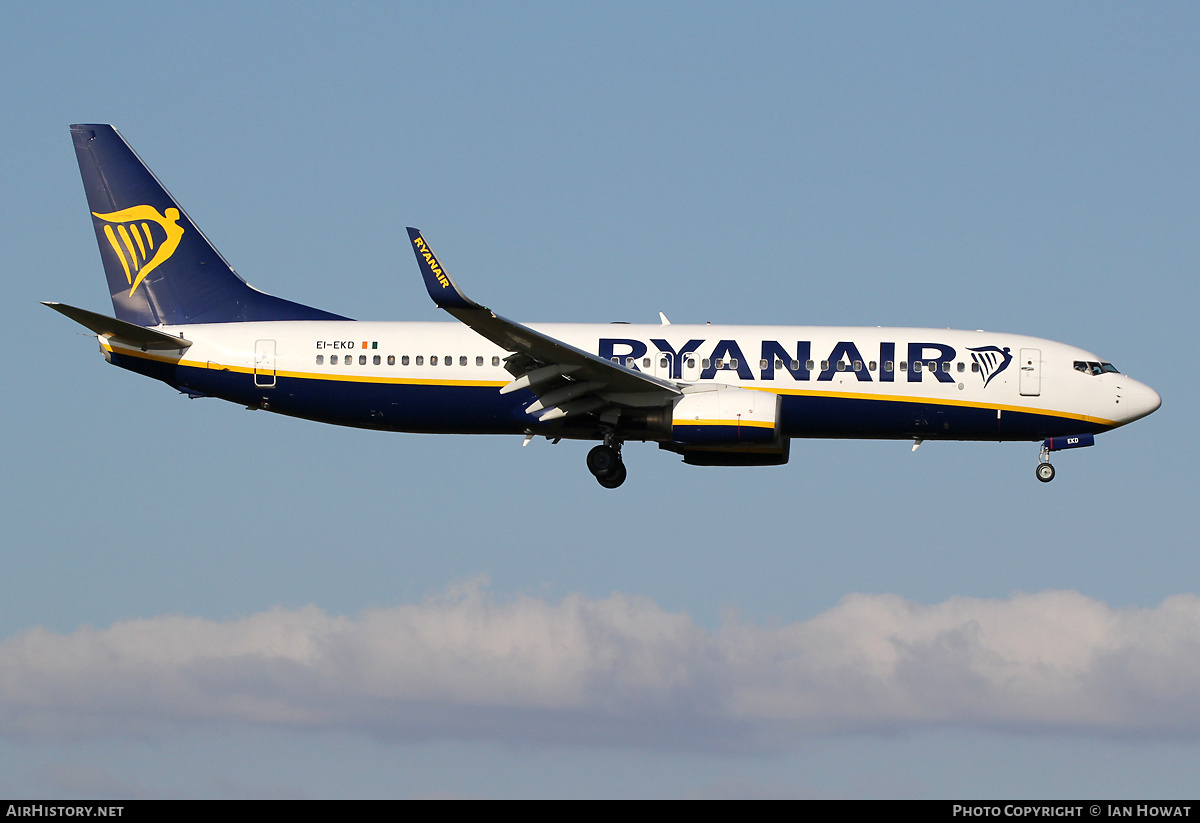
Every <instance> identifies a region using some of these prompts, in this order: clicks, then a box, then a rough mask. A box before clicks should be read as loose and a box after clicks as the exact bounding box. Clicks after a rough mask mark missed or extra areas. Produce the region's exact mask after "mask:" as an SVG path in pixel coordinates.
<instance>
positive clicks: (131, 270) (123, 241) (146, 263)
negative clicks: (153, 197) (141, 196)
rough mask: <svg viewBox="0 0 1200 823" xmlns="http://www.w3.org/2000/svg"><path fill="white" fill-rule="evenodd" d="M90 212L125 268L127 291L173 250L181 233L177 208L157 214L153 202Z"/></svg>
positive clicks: (163, 261)
mask: <svg viewBox="0 0 1200 823" xmlns="http://www.w3.org/2000/svg"><path fill="white" fill-rule="evenodd" d="M92 214H94V215H95V216H96V217H99V218H100V219H101V220H103V221H104V236H105V237H107V238H108V242H109V243H110V244H111V245H112V247H113V251H114V252H116V254H117V259H118V260H120V261H121V267H122V268H124V269H125V279H126V280H127V281H128V282H129V293H130V294H131V295H132V294H133V293H134V291H136V290H137V287H138V283H141V282H142V280H143V279H145V277H146V275H147V274H149V273H150V272H152V271H154V269H155V268H157V267H158V266H159V265H160V264H162V263H165V262H166V261H167V259H168V258H169V257H170V256H171V255H172V254H174V253H175V249H176V247H178V246H179V238H181V237H183V226H180V225H179V209H175V208H170V209H167V212H166V216H163V215H161V214H159V213H158V209H156V208H154V207H153V206H131V207H129V208H127V209H121V210H120V211H114V212H110V213H109V214H99V213H97V212H92ZM156 227H157V230H156Z"/></svg>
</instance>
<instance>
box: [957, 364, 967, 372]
mask: <svg viewBox="0 0 1200 823" xmlns="http://www.w3.org/2000/svg"><path fill="white" fill-rule="evenodd" d="M966 370H967V364H966V363H959V364H958V371H959V373H960V374H961V373H962V372H965V371H966Z"/></svg>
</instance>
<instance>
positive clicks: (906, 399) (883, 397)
mask: <svg viewBox="0 0 1200 823" xmlns="http://www.w3.org/2000/svg"><path fill="white" fill-rule="evenodd" d="M740 388H744V389H753V390H754V391H764V392H770V393H771V394H790V395H800V396H803V397H832V398H835V399H837V400H878V401H882V402H887V403H924V404H926V405H930V406H953V407H955V408H960V409H988V410H994V411H1011V412H1022V413H1024V414H1040V415H1044V416H1046V417H1065V418H1067V419H1070V420H1082V421H1084V422H1089V423H1101V424H1103V425H1106V426H1116V425H1118V424H1117V421H1115V420H1105V419H1104V418H1102V417H1088V416H1087V415H1085V414H1073V413H1071V412H1063V411H1055V410H1053V409H1039V408H1038V407H1036V406H1010V405H1008V404H1006V403H981V402H979V401H977V400H952V399H950V398H945V397H913V396H912V395H894V394H866V393H858V392H854V393H850V392H831V391H819V390H817V389H775V388H769V387H767V386H741V387H740Z"/></svg>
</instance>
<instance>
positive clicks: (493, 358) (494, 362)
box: [492, 355, 500, 366]
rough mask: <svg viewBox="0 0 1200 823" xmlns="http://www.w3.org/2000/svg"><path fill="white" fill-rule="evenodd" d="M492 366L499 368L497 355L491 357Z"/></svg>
mask: <svg viewBox="0 0 1200 823" xmlns="http://www.w3.org/2000/svg"><path fill="white" fill-rule="evenodd" d="M492 365H493V366H499V365H500V356H499V355H495V356H493V357H492Z"/></svg>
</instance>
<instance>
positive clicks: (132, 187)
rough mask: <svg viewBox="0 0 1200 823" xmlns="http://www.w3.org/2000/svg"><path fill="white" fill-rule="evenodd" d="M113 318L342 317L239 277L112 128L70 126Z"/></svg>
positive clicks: (167, 321) (178, 321)
mask: <svg viewBox="0 0 1200 823" xmlns="http://www.w3.org/2000/svg"><path fill="white" fill-rule="evenodd" d="M71 137H72V139H73V140H74V141H75V155H76V157H77V158H78V160H79V173H80V175H82V176H83V188H84V190H85V191H86V192H87V200H88V208H89V209H90V210H91V212H92V222H93V224H94V226H95V229H96V241H97V242H98V243H99V245H100V257H101V258H102V259H103V261H104V274H105V275H106V276H107V277H108V290H109V293H110V294H111V295H112V301H113V309H114V310H115V312H116V315H117V318H118V319H120V320H124V321H127V322H129V323H136V324H137V325H139V326H157V325H160V324H163V325H171V326H177V325H184V324H188V323H234V322H243V321H254V320H346V319H348V318H345V317H341V316H339V315H336V314H331V313H330V312H327V311H321V310H320V309H314V308H311V307H309V306H303V305H301V304H299V303H293V302H292V301H290V300H283V299H280V298H278V297H272V296H271V295H269V294H264V293H262V292H260V291H258V290H257V289H254V288H252V287H251V286H249V285H248V284H247V283H246V281H245V280H242V278H240V277H238V275H237V273H236V272H234V270H233V269H232V268H230V266H229V264H228V263H226V262H225V258H223V257H221V254H220V252H218V251H217V250H216V249H215V248H213V246H212V244H211V243H209V242H208V238H207V237H205V236H204V233H203V232H201V231H200V230H199V229H198V228H196V226H195V225H194V224H193V223H192V221H191V219H190V218H189V217H188V216H187V212H185V211H184V210H183V209H182V208H180V207H179V204H178V203H176V202H175V198H173V197H171V195H170V193H168V192H167V190H166V189H165V188H163V186H162V184H161V183H159V182H158V179H157V178H156V177H155V176H154V174H153V173H152V172H151V171H150V169H148V168H146V164H145V163H143V162H142V161H141V159H140V158H139V157H138V156H137V154H136V153H134V151H133V149H131V148H130V147H129V144H128V143H126V142H125V139H124V138H123V137H121V135H120V134H118V133H117V130H116V129H114V128H113V127H112V126H107V125H75V126H71Z"/></svg>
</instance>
